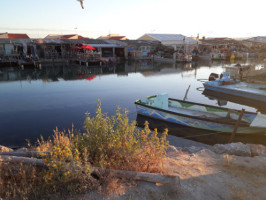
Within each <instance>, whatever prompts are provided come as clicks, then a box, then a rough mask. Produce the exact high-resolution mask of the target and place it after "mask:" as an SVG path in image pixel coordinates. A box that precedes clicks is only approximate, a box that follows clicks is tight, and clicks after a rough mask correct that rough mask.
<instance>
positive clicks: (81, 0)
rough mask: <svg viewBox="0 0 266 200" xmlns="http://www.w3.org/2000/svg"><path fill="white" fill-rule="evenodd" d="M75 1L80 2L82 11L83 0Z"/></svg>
mask: <svg viewBox="0 0 266 200" xmlns="http://www.w3.org/2000/svg"><path fill="white" fill-rule="evenodd" d="M77 1H79V2H80V5H81V8H82V9H84V6H83V1H84V0H77Z"/></svg>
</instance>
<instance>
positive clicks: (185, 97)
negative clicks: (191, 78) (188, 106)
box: [183, 84, 190, 101]
mask: <svg viewBox="0 0 266 200" xmlns="http://www.w3.org/2000/svg"><path fill="white" fill-rule="evenodd" d="M189 89H190V84H189V86H188V88H187V91H186V94H185V96H184V99H183V101H185V100H186V99H187V94H188V91H189Z"/></svg>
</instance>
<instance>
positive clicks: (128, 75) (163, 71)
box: [0, 62, 266, 146]
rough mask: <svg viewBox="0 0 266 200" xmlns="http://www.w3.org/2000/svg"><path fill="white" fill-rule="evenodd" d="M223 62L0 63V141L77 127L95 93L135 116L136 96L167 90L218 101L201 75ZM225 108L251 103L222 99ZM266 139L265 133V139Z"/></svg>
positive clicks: (106, 104)
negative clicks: (25, 65) (22, 66)
mask: <svg viewBox="0 0 266 200" xmlns="http://www.w3.org/2000/svg"><path fill="white" fill-rule="evenodd" d="M223 66H224V64H223V63H198V64H158V63H156V64H152V63H147V62H139V63H124V64H120V65H117V66H115V67H102V68H100V67H85V66H78V65H73V66H53V67H52V66H50V67H48V66H47V67H43V68H42V69H41V70H35V69H25V70H23V71H22V70H19V69H17V68H0V138H1V139H0V144H2V145H11V146H16V145H24V144H25V139H30V140H31V141H33V142H34V141H36V139H37V138H39V136H40V135H43V136H44V137H45V138H47V137H48V136H49V135H51V134H52V133H53V129H55V127H58V128H59V129H61V130H62V129H68V128H70V127H71V126H72V123H73V124H74V126H75V127H76V128H81V127H82V124H83V121H84V118H85V113H86V112H89V113H91V114H92V115H93V114H94V112H95V109H96V105H97V99H100V100H101V102H102V110H103V112H108V113H109V114H114V112H115V109H116V107H117V106H120V107H122V108H127V109H128V110H129V111H130V114H129V117H130V119H132V120H136V110H135V105H134V101H135V100H136V99H139V98H141V99H145V97H146V96H149V95H154V94H158V93H162V92H167V93H168V94H169V96H170V97H172V98H179V99H183V98H184V96H185V93H186V90H187V89H188V87H189V85H190V89H189V91H188V94H187V100H189V101H196V102H201V103H207V104H211V105H217V104H218V102H217V100H211V99H209V98H208V97H206V96H205V95H203V94H202V91H203V90H202V89H203V88H202V87H203V85H202V82H201V81H200V80H201V79H207V78H208V76H209V74H210V73H218V74H220V73H221V72H222V71H224V69H223ZM220 103H222V104H226V105H224V106H225V107H229V108H237V109H241V108H245V109H246V110H248V111H256V109H255V108H253V107H248V106H242V105H239V104H236V103H230V102H227V103H226V102H220ZM265 141H266V139H265Z"/></svg>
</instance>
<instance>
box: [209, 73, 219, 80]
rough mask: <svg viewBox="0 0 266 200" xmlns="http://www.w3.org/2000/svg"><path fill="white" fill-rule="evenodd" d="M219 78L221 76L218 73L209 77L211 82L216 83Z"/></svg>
mask: <svg viewBox="0 0 266 200" xmlns="http://www.w3.org/2000/svg"><path fill="white" fill-rule="evenodd" d="M217 78H219V75H218V74H216V73H211V74H210V76H209V81H215V79H217Z"/></svg>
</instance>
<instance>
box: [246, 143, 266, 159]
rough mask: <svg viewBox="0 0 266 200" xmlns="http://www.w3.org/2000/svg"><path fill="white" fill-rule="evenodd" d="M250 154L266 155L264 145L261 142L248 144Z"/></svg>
mask: <svg viewBox="0 0 266 200" xmlns="http://www.w3.org/2000/svg"><path fill="white" fill-rule="evenodd" d="M249 148H250V151H251V156H265V157H266V146H264V145H261V144H249Z"/></svg>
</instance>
